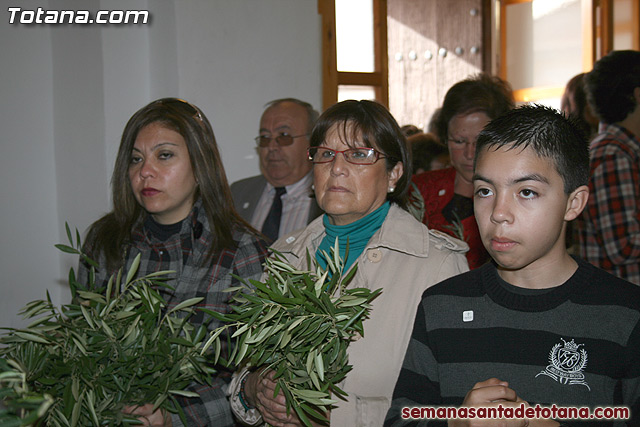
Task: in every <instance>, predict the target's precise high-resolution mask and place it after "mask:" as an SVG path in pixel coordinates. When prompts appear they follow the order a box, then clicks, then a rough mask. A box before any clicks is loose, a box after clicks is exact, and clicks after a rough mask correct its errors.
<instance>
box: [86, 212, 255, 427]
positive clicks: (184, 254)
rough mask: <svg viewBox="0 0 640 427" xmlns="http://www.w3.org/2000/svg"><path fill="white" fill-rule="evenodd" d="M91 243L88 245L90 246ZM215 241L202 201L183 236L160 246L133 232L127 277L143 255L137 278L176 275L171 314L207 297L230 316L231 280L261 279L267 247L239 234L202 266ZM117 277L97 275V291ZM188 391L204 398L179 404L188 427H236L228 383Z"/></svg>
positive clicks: (139, 230) (169, 297) (141, 228)
mask: <svg viewBox="0 0 640 427" xmlns="http://www.w3.org/2000/svg"><path fill="white" fill-rule="evenodd" d="M90 237H91V236H89V238H88V239H87V241H88V242H90ZM210 240H211V229H210V228H209V223H208V220H207V217H206V215H205V211H204V209H203V208H202V206H201V203H200V202H199V201H198V202H196V204H195V205H194V208H193V210H192V212H191V214H190V216H189V217H188V218H187V220H186V221H183V223H182V228H181V230H180V232H179V233H176V234H173V235H172V236H170V237H169V238H168V239H167V240H165V241H160V240H159V239H158V238H156V237H155V236H154V235H153V234H152V233H151V232H150V231H149V227H148V225H147V224H146V223H144V222H141V223H140V224H139V225H138V226H136V227H135V228H134V232H133V233H132V244H131V245H130V247H129V248H128V250H127V254H126V265H125V271H128V269H129V268H130V266H131V263H132V261H133V259H134V258H135V257H136V255H138V254H139V253H141V254H142V257H141V260H140V267H139V269H138V275H139V276H141V275H145V274H148V273H151V272H154V271H161V270H174V271H176V273H175V278H174V279H171V280H169V281H168V282H167V283H168V284H169V285H171V286H172V287H174V289H175V291H173V292H171V293H169V292H164V297H165V300H166V301H167V305H168V308H172V307H175V306H176V305H177V304H179V303H180V302H182V301H184V300H186V299H189V298H196V297H204V300H203V301H202V302H201V303H200V304H199V306H201V307H205V308H209V309H211V310H216V311H220V312H228V311H229V306H228V301H229V298H230V297H231V294H230V293H223V292H222V290H224V289H226V288H228V287H231V286H236V285H238V284H239V283H238V279H236V278H234V277H232V274H234V275H237V276H239V277H242V278H245V279H256V280H257V279H259V278H260V275H261V274H262V263H263V261H264V259H265V258H266V256H267V247H266V245H265V244H264V242H263V241H262V240H260V239H258V238H257V237H255V236H253V235H251V234H248V233H246V232H242V231H239V230H237V231H236V232H234V240H235V241H236V242H237V248H235V249H225V250H223V251H222V252H221V253H219V254H216V255H215V257H214V260H212V261H211V262H206V263H205V264H204V265H203V262H202V261H203V258H205V257H206V255H207V251H208V249H209V242H210ZM91 252H92V251H91V248H89V247H88V245H86V246H85V253H86V254H87V255H89V256H90V257H92V258H93V259H95V258H94V257H93V256H92V253H91ZM97 261H98V262H99V264H100V265H105V264H104V262H102V261H104V260H103V258H102V257H100V256H99V257H98V260H97ZM87 274H88V270H87V266H85V265H83V264H82V263H81V264H80V268H79V273H78V279H79V282H80V283H82V284H84V283H87ZM111 274H113V272H107V271H105V270H104V269H103V270H101V271H98V272H96V285H97V286H101V285H106V283H107V280H108V278H109V276H110V275H111ZM203 318H204V315H203V313H200V314H199V315H196V316H194V317H192V318H191V321H192V322H193V323H197V322H202V321H203ZM218 326H220V323H219V322H218V321H214V322H212V323H211V324H210V326H209V329H215V328H216V327H218ZM189 389H190V390H191V391H195V392H197V393H198V394H200V398H199V399H198V398H178V400H179V402H180V404H181V406H182V408H183V409H184V412H185V415H186V417H187V421H188V425H189V426H213V425H215V426H233V425H234V420H233V416H232V415H231V409H230V406H229V402H228V400H227V397H226V395H225V390H226V382H225V381H224V380H223V379H222V378H219V377H218V378H214V379H213V382H212V386H208V385H202V384H192V385H191V386H190V387H189ZM172 418H173V420H172V421H173V425H174V426H182V425H183V424H182V422H180V419H179V417H178V416H176V415H173V416H172Z"/></svg>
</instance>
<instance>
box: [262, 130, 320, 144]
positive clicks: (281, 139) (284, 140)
mask: <svg viewBox="0 0 640 427" xmlns="http://www.w3.org/2000/svg"><path fill="white" fill-rule="evenodd" d="M301 136H309V134H308V133H304V134H302V135H289V134H288V133H286V132H282V133H281V134H280V135H277V136H267V135H260V136H256V137H255V138H254V139H255V141H256V144H258V147H267V146H268V145H269V143H271V140H272V139H275V140H276V143H278V145H279V146H280V147H286V146H287V145H291V144H293V140H294V138H300V137H301Z"/></svg>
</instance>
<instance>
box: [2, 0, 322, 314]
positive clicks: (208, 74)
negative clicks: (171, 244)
mask: <svg viewBox="0 0 640 427" xmlns="http://www.w3.org/2000/svg"><path fill="white" fill-rule="evenodd" d="M9 6H19V7H22V8H23V9H31V10H33V9H37V8H38V7H42V8H43V9H45V10H51V9H58V10H60V9H67V10H78V9H80V8H81V9H86V10H90V11H92V12H95V11H97V10H99V9H109V10H114V9H120V10H126V9H145V10H149V11H150V14H151V23H150V24H148V25H110V26H109V25H97V24H93V25H23V24H17V23H16V24H9V13H8V11H7V7H9ZM3 14H4V17H1V18H0V57H2V65H1V67H0V70H1V71H0V76H1V77H2V78H1V79H0V102H1V104H0V105H1V107H0V108H1V112H2V114H0V129H2V133H1V135H2V136H0V144H1V147H2V151H1V153H2V155H0V179H1V181H0V182H1V183H2V184H0V185H1V187H0V197H1V200H2V203H1V204H0V220H1V224H2V225H1V226H0V291H1V292H2V296H3V297H2V298H1V299H0V327H4V326H20V325H23V324H24V322H22V321H21V320H20V318H19V316H17V311H18V310H19V308H21V307H22V306H23V305H24V304H25V303H27V302H28V301H31V300H33V299H39V298H44V297H45V290H48V291H49V292H50V294H51V297H52V299H53V300H54V301H55V302H56V303H61V302H62V303H65V302H67V301H68V299H69V292H68V288H67V286H66V276H67V271H68V268H69V267H71V266H75V264H76V260H75V259H74V258H73V257H72V256H69V255H64V254H61V253H59V252H58V251H57V250H56V249H55V248H54V247H53V245H54V244H55V243H60V242H66V237H65V232H64V222H65V221H68V222H69V223H70V225H71V226H72V227H76V228H78V229H80V230H81V232H84V230H85V229H86V227H87V226H88V225H89V224H90V223H91V222H92V221H94V220H95V219H97V218H98V217H99V216H100V215H101V214H103V213H104V212H106V211H107V210H109V208H110V200H109V194H110V189H109V180H110V174H111V169H112V167H113V162H114V159H115V154H116V152H117V148H118V143H119V138H120V133H121V132H122V129H123V128H124V125H125V123H126V121H127V120H128V118H129V117H130V116H131V114H133V113H134V112H135V111H136V110H137V109H139V108H140V107H142V106H143V105H145V104H147V103H148V102H150V101H151V100H153V99H156V98H160V97H164V96H177V97H181V98H185V99H188V100H189V101H191V102H193V103H194V104H196V105H198V106H199V107H200V108H201V109H202V110H203V111H204V112H205V114H206V115H207V116H208V117H209V120H210V121H211V123H212V125H213V129H214V132H215V134H216V138H217V140H218V144H219V146H220V149H221V152H222V156H223V159H224V163H225V169H226V171H227V176H228V178H229V181H230V182H233V181H235V180H237V179H240V178H243V177H247V176H251V175H254V174H257V173H258V166H257V158H256V156H255V152H254V149H253V137H254V136H256V135H257V131H258V121H259V117H260V114H261V112H262V107H263V105H264V104H265V103H266V102H268V101H269V100H271V99H274V98H279V97H289V96H293V97H298V98H301V99H303V100H306V101H308V102H311V103H312V104H313V105H314V106H316V107H317V108H319V107H320V104H321V62H320V60H321V39H320V17H319V15H318V14H317V2H316V0H180V1H171V0H134V1H132V0H84V1H82V2H79V1H75V0H49V1H47V0H39V1H37V0H20V1H15V2H5V7H3V8H2V10H0V15H3Z"/></svg>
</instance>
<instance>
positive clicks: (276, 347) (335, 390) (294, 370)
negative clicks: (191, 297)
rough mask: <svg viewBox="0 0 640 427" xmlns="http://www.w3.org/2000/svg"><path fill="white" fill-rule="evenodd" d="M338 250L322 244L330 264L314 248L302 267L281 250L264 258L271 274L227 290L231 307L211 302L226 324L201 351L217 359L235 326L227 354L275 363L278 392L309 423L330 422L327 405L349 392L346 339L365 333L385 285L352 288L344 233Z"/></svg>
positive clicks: (253, 363) (252, 362) (236, 359)
mask: <svg viewBox="0 0 640 427" xmlns="http://www.w3.org/2000/svg"><path fill="white" fill-rule="evenodd" d="M346 249H347V253H348V243H347V248H346ZM331 252H332V256H329V255H328V254H327V253H326V252H324V251H323V255H324V257H325V259H326V260H327V269H326V271H325V270H323V269H322V268H321V267H319V266H318V264H317V262H316V261H315V259H313V258H312V257H311V256H310V255H309V253H307V256H306V258H307V259H306V260H307V270H297V269H295V268H294V267H293V266H291V265H290V264H289V263H287V262H286V261H285V259H284V257H283V256H282V254H279V253H277V252H275V253H274V254H273V255H272V256H271V257H270V258H269V259H267V261H266V262H265V280H264V282H261V281H257V280H249V281H248V283H247V281H243V284H242V285H240V286H238V287H234V288H230V289H228V290H227V291H229V292H235V294H234V296H233V297H232V300H233V301H234V304H233V305H232V310H233V312H232V313H230V314H222V313H216V312H213V311H210V310H206V309H204V311H206V312H207V313H209V314H210V315H211V316H214V317H216V318H218V319H220V320H222V321H224V322H225V323H226V325H224V326H222V327H220V328H218V329H217V330H216V331H215V332H214V333H213V334H212V335H211V336H210V338H209V339H208V340H207V342H206V343H205V345H204V347H203V349H202V354H204V352H206V351H207V350H208V349H209V348H210V347H213V349H214V355H215V360H218V359H219V358H220V352H221V339H220V337H221V334H222V333H223V332H229V334H227V338H228V340H229V341H232V340H233V342H229V346H230V348H231V345H232V344H233V350H232V353H231V355H230V356H229V358H228V360H226V361H224V362H225V363H226V364H228V365H229V366H232V367H235V368H239V367H240V366H243V365H246V366H247V367H249V368H253V369H260V371H261V372H265V371H267V370H273V371H275V379H276V389H275V394H276V395H277V394H278V392H279V391H282V393H283V394H284V396H285V399H286V402H287V410H288V411H291V410H293V411H295V413H296V414H297V415H298V417H299V418H300V420H301V421H302V422H303V423H304V424H305V425H307V426H310V425H311V420H314V421H316V422H323V423H327V422H328V420H327V417H326V412H327V411H329V410H330V408H331V407H332V405H333V404H334V403H336V401H335V400H333V399H332V397H338V398H340V397H344V396H346V393H345V392H344V391H343V390H342V389H341V388H340V386H339V383H340V382H341V381H342V380H344V378H345V377H346V375H347V373H348V372H349V371H350V370H351V368H352V367H351V365H349V364H348V355H347V347H348V346H349V344H350V343H351V342H352V341H353V340H354V339H356V337H357V336H364V329H363V322H364V320H365V319H366V318H367V317H368V316H369V312H370V310H371V304H370V303H371V301H372V300H373V299H374V298H376V297H377V296H378V295H379V294H380V292H381V290H380V289H378V290H376V291H371V290H370V289H366V288H348V285H349V283H350V282H351V280H352V278H353V277H354V275H355V273H356V269H357V265H354V267H353V268H352V269H351V270H350V271H349V272H347V273H346V274H344V276H343V265H344V263H343V260H342V259H341V258H340V256H339V250H338V241H337V239H336V243H335V246H334V247H333V248H332V249H331ZM345 258H346V255H345Z"/></svg>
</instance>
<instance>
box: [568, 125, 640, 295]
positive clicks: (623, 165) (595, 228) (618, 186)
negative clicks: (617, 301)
mask: <svg viewBox="0 0 640 427" xmlns="http://www.w3.org/2000/svg"><path fill="white" fill-rule="evenodd" d="M590 151H591V173H590V179H589V193H590V194H589V201H588V203H587V206H586V208H585V210H584V212H583V213H582V215H581V216H580V217H579V218H578V228H579V236H580V256H582V257H583V258H584V259H586V260H587V261H589V262H590V263H591V264H593V265H595V266H597V267H600V268H602V269H604V270H606V271H608V272H610V273H612V274H614V275H616V276H618V277H621V278H623V279H626V280H628V281H630V282H632V283H635V284H636V285H640V141H639V140H638V138H636V137H635V136H634V135H633V134H632V133H630V132H629V131H628V130H626V129H625V128H623V127H621V126H618V125H615V124H612V125H607V126H605V127H604V129H601V133H600V134H599V135H598V136H597V137H596V138H595V139H594V140H593V142H592V143H591V147H590Z"/></svg>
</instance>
